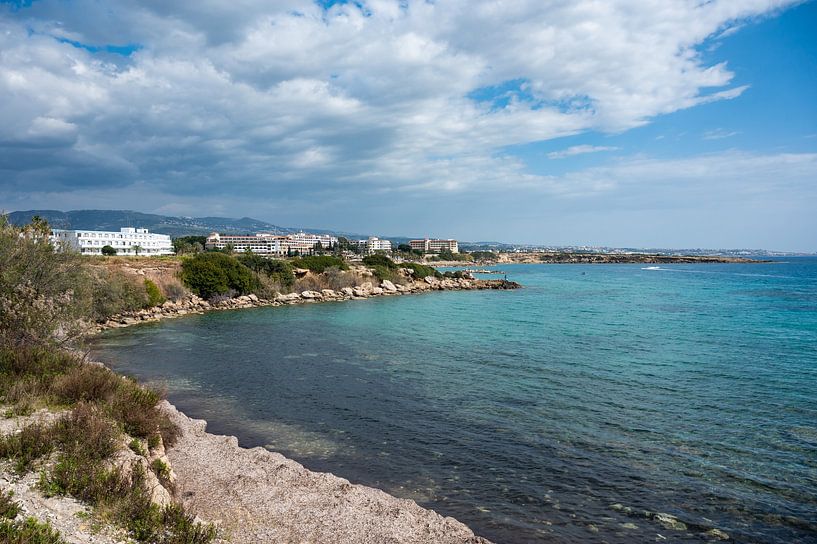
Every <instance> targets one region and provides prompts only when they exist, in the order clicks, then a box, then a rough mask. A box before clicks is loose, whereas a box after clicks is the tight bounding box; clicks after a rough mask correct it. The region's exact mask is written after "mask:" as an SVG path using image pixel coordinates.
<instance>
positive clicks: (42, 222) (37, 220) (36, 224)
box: [25, 215, 51, 237]
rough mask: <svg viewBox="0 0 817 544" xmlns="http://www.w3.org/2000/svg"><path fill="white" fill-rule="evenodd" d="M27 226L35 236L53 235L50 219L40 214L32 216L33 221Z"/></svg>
mask: <svg viewBox="0 0 817 544" xmlns="http://www.w3.org/2000/svg"><path fill="white" fill-rule="evenodd" d="M25 228H26V230H28V231H29V232H31V233H32V234H34V236H45V237H48V236H51V227H50V226H49V224H48V221H47V220H46V219H43V218H42V217H40V216H39V215H35V216H34V217H32V218H31V223H30V224H29V225H27V226H26V227H25Z"/></svg>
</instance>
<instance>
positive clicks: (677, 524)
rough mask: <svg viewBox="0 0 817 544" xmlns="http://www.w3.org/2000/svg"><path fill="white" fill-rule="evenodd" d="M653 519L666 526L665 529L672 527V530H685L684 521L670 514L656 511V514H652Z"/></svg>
mask: <svg viewBox="0 0 817 544" xmlns="http://www.w3.org/2000/svg"><path fill="white" fill-rule="evenodd" d="M652 519H654V520H655V521H657V522H658V523H660V524H661V525H663V526H664V527H666V528H667V529H672V530H674V531H686V530H687V526H686V524H685V523H684V522H682V521H680V520H679V519H678V518H676V517H675V516H671V515H669V514H665V513H663V512H658V513H657V514H655V515H653V518H652Z"/></svg>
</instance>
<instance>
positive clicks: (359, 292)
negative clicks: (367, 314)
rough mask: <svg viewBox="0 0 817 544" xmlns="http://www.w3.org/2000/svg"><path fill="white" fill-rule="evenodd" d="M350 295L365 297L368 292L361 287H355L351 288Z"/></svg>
mask: <svg viewBox="0 0 817 544" xmlns="http://www.w3.org/2000/svg"><path fill="white" fill-rule="evenodd" d="M352 295H354V296H356V297H360V298H366V297H368V296H369V292H368V291H366V290H365V289H363V288H362V287H355V288H354V289H352Z"/></svg>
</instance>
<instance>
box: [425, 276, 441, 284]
mask: <svg viewBox="0 0 817 544" xmlns="http://www.w3.org/2000/svg"><path fill="white" fill-rule="evenodd" d="M423 281H424V282H426V283H427V284H429V285H439V283H440V280H438V279H437V278H435V277H434V276H426V277H425V278H423Z"/></svg>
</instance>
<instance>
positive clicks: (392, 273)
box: [369, 264, 400, 283]
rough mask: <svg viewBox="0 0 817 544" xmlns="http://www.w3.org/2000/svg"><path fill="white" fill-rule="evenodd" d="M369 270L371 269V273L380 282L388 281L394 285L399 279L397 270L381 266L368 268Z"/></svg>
mask: <svg viewBox="0 0 817 544" xmlns="http://www.w3.org/2000/svg"><path fill="white" fill-rule="evenodd" d="M369 268H371V269H372V272H374V275H375V277H376V278H377V279H379V280H380V281H383V280H389V281H390V282H392V283H394V282H396V281H397V280H398V278H399V277H400V274H399V273H398V272H397V270H393V269H391V268H388V267H385V266H383V265H379V264H376V265H373V266H370V267H369Z"/></svg>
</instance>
